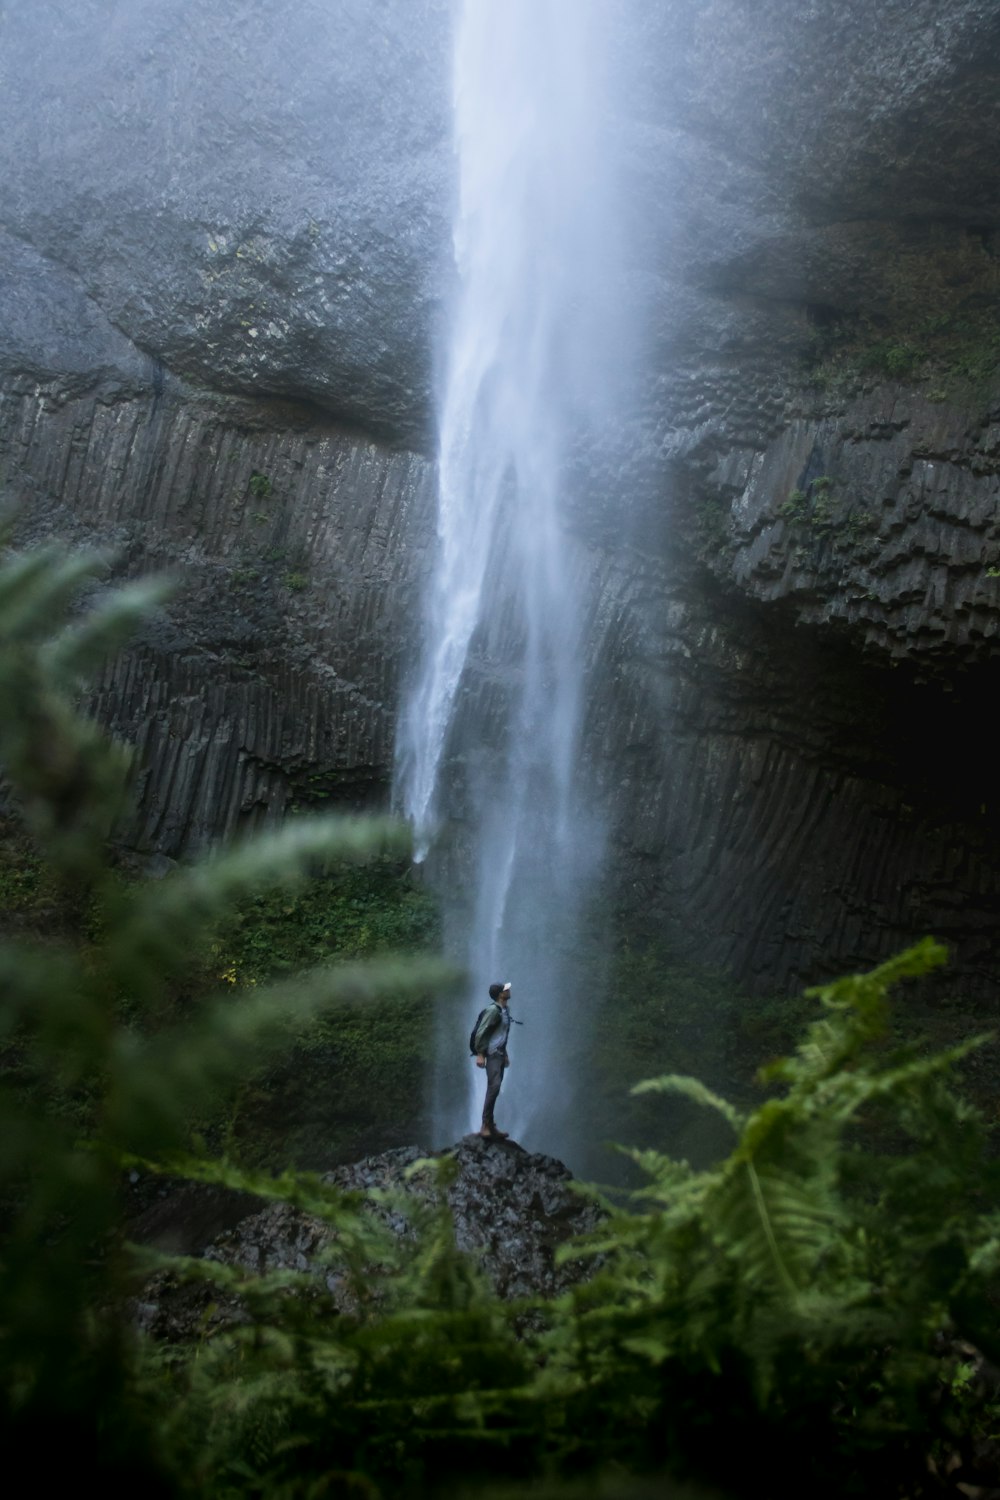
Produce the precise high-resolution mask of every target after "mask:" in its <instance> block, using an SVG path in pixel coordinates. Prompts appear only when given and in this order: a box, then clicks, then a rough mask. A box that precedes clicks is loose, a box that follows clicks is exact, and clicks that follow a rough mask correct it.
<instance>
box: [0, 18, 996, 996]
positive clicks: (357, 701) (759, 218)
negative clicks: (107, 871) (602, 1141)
mask: <svg viewBox="0 0 1000 1500" xmlns="http://www.w3.org/2000/svg"><path fill="white" fill-rule="evenodd" d="M605 13H606V16H607V17H608V19H609V23H610V29H609V44H608V48H607V64H608V75H609V76H608V97H609V98H610V100H611V101H612V104H611V106H610V107H609V110H608V120H607V127H608V128H607V137H606V144H607V149H608V150H609V151H610V152H612V153H614V154H615V157H616V162H617V166H618V169H619V176H620V180H621V183H622V196H621V213H622V219H623V225H624V238H625V240H626V243H627V247H628V265H627V267H626V269H625V274H623V276H622V284H623V288H624V291H623V307H624V308H625V311H626V312H627V313H628V314H630V315H632V316H634V317H636V319H637V321H638V322H639V324H640V326H641V328H642V331H643V348H644V350H645V354H646V359H647V363H646V366H645V368H644V374H643V378H642V379H641V380H640V381H638V382H637V386H636V391H635V401H634V404H633V406H632V407H631V408H630V410H629V412H628V413H627V414H625V415H622V416H621V417H620V420H618V418H617V417H616V420H618V425H619V427H620V431H618V432H617V434H616V446H615V452H614V454H613V455H611V456H609V455H608V454H589V455H581V459H580V485H579V499H578V502H577V506H576V511H575V513H574V517H573V527H574V535H573V537H572V539H571V541H570V543H569V545H571V546H572V547H573V548H574V549H576V551H577V554H578V555H577V561H576V564H575V567H576V572H577V576H578V577H579V578H580V581H581V582H580V586H581V589H582V590H583V591H584V592H585V594H586V597H587V600H588V609H589V618H590V619H591V621H592V624H593V629H592V632H591V635H590V653H591V656H590V662H589V666H588V670H589V674H590V678H589V684H590V685H589V689H588V703H589V712H588V722H587V725H586V730H585V742H586V749H587V757H588V763H589V768H590V773H591V774H592V776H593V779H594V783H595V787H596V789H597V790H598V791H599V792H600V794H601V795H602V796H603V798H604V800H605V803H606V805H607V806H608V807H609V809H610V819H611V824H612V829H611V838H612V845H613V851H614V859H613V865H614V870H613V889H614V891H615V894H616V900H620V901H621V902H623V903H624V904H626V905H628V906H630V907H631V908H632V909H633V910H634V911H638V912H641V913H644V914H645V915H646V917H647V919H648V921H649V923H650V925H651V926H653V927H657V928H659V929H660V930H664V931H666V932H667V933H668V934H669V935H671V936H672V937H676V939H677V940H678V941H679V942H682V943H687V944H689V945H690V946H691V947H692V949H693V950H694V951H695V952H696V954H697V956H700V957H706V956H707V957H710V958H712V959H713V960H716V961H718V962H720V963H727V964H731V965H732V966H733V967H734V968H735V969H736V970H737V971H738V972H739V974H740V975H741V977H743V978H744V979H746V980H748V981H749V982H751V983H753V984H756V985H757V986H758V987H760V988H762V989H771V988H784V987H786V986H790V985H797V984H799V983H802V982H808V981H811V980H814V979H816V978H818V977H821V976H822V974H823V973H824V972H827V969H825V968H824V965H832V966H834V967H841V966H845V965H853V964H861V963H866V962H869V961H872V960H874V959H876V958H878V957H880V956H882V955H884V954H885V953H886V952H887V951H889V950H891V949H892V948H895V947H898V946H900V945H901V944H902V943H904V942H906V941H908V940H909V939H910V938H912V937H914V936H917V935H919V934H921V933H922V932H924V931H927V930H934V931H935V932H937V933H939V934H940V935H941V936H942V937H944V938H945V939H946V940H949V941H950V942H951V943H952V945H953V949H954V951H955V955H956V963H957V968H958V970H959V972H961V973H962V974H963V976H964V979H963V982H966V981H967V982H968V983H969V984H970V985H971V986H972V989H973V990H974V991H975V992H976V993H981V994H984V995H985V994H995V978H994V977H993V976H994V975H995V968H996V956H997V955H996V943H997V938H996V935H995V921H994V918H993V915H992V913H993V911H994V910H995V903H996V900H997V898H998V895H1000V870H998V864H997V856H996V848H997V838H996V835H997V832H998V829H997V824H996V805H995V798H994V795H993V782H994V772H993V770H992V767H991V765H990V764H989V755H988V748H989V746H990V745H991V744H992V742H993V731H992V726H991V723H990V719H991V715H992V709H993V705H994V704H995V702H996V698H997V654H996V643H997V638H998V629H1000V583H998V581H997V579H996V578H995V577H994V576H993V573H994V570H995V569H996V568H997V567H1000V531H998V527H1000V476H998V471H997V463H998V458H997V455H998V452H1000V439H998V427H997V415H998V411H1000V406H998V403H997V394H996V390H995V389H994V388H993V387H991V386H990V384H989V381H985V382H984V381H983V380H982V379H980V378H978V376H977V378H976V380H974V381H973V382H972V383H971V384H970V383H969V382H967V388H966V389H965V391H964V394H963V392H962V391H961V390H960V389H958V387H957V386H956V384H955V382H945V388H943V389H941V390H935V389H934V385H935V382H934V381H932V380H924V381H923V382H922V383H921V384H919V385H916V386H915V385H914V383H913V381H912V380H911V381H910V383H909V385H907V384H906V383H905V382H904V383H901V382H900V381H899V380H896V379H891V378H889V377H890V375H891V374H892V369H893V366H892V359H893V358H895V357H896V356H897V355H899V353H900V349H902V351H903V353H905V352H906V349H907V348H909V346H910V345H911V344H915V346H916V355H917V356H919V355H920V353H921V352H922V346H921V345H920V340H921V339H923V338H925V337H930V335H928V334H927V329H928V327H929V326H931V325H935V326H937V325H939V324H940V323H941V322H942V321H943V323H944V324H945V325H947V327H948V328H953V327H954V328H960V329H962V330H964V332H963V333H962V337H963V338H964V339H965V340H966V344H968V342H969V340H970V338H971V339H972V341H973V342H975V331H976V330H977V329H978V330H981V341H980V342H981V347H980V348H979V349H977V350H974V351H973V353H974V355H975V356H976V357H975V358H973V359H972V361H971V364H972V366H973V367H974V371H973V373H975V371H976V370H978V371H979V375H981V373H982V368H984V366H983V364H982V359H983V357H984V356H989V355H990V350H991V348H993V352H994V353H995V347H994V345H991V342H990V341H991V340H995V337H996V336H997V329H998V328H1000V295H998V289H997V288H998V283H997V266H998V263H1000V215H998V211H997V207H996V205H997V203H998V202H1000V13H998V11H997V8H996V6H995V4H993V3H992V0H885V3H883V4H880V5H878V6H872V5H871V4H870V3H869V0H822V3H820V0H804V3H801V4H798V5H790V4H788V3H787V0H759V3H756V4H754V5H753V6H752V7H751V6H749V5H747V4H746V3H745V0H704V3H698V4H695V3H693V0H664V3H662V4H657V5H656V6H646V7H642V6H635V5H617V6H616V5H611V4H609V5H608V6H607V7H605ZM450 15H451V7H450V5H449V4H447V3H446V0H386V3H384V4H381V5H379V6H377V7H373V6H372V5H370V4H369V3H368V0H340V3H338V4H337V5H336V6H330V5H329V4H328V3H326V0H296V3H294V4H293V3H291V0H288V3H275V0H266V3H265V0H241V3H240V5H239V6H238V7H237V8H236V11H234V9H233V7H232V6H231V5H223V4H221V3H214V0H208V3H195V0H162V3H161V4H158V5H157V6H134V7H127V6H124V5H111V4H110V0H73V3H70V0H45V4H40V5H37V6H34V7H30V6H26V5H14V4H10V3H8V4H4V3H3V0H0V36H2V42H3V45H2V47H0V84H2V86H0V128H2V130H3V134H4V140H5V142H6V143H7V147H8V150H7V153H6V154H7V171H6V175H5V184H4V195H3V203H2V204H0V479H2V484H3V493H4V495H5V497H6V499H7V500H8V501H11V500H13V501H14V502H15V503H16V504H18V505H19V506H20V507H21V520H20V531H19V535H20V537H21V538H22V539H24V540H31V539H34V538H36V537H39V536H42V535H48V534H52V533H55V534H57V535H61V536H64V537H66V538H68V539H70V540H72V541H74V542H86V541H97V542H99V543H101V544H103V545H108V546H110V547H111V548H112V549H113V550H114V552H115V554H116V557H117V559H118V561H117V563H116V567H117V568H118V570H119V571H120V572H122V573H137V572H141V571H147V570H150V569H159V568H164V567H165V568H168V569H170V570H172V571H173V572H174V574H175V576H176V577H177V578H178V592H177V595H176V597H175V600H174V602H173V603H172V604H171V605H170V606H169V607H168V609H167V611H166V612H165V615H164V616H163V617H162V618H161V619H160V620H159V621H158V622H156V623H155V624H151V625H150V626H149V627H148V628H147V629H146V631H145V633H144V635H143V637H142V639H141V640H140V641H139V643H138V644H137V647H136V648H135V649H134V650H133V651H132V652H130V653H128V654H126V655H125V656H123V657H122V658H121V660H120V661H119V662H117V663H115V664H114V665H113V666H111V667H109V669H108V671H107V673H106V675H105V677H104V679H103V680H102V682H101V683H100V684H99V686H98V690H97V694H96V697H95V707H96V709H97V711H98V712H99V713H100V714H101V716H102V717H103V718H104V719H105V720H106V721H107V722H109V723H110V724H111V725H112V726H113V727H114V728H115V729H117V730H120V731H122V732H123V733H125V734H127V735H128V736H129V737H131V738H132V739H133V740H135V741H136V742H137V744H138V746H139V748H140V752H141V756H142V759H143V764H144V767H145V769H144V771H143V778H142V781H141V784H140V788H139V790H140V803H139V811H138V813H137V816H136V819H135V821H134V823H133V825H132V826H130V827H129V828H127V829H125V830H124V831H123V837H124V838H125V841H126V843H127V844H128V845H129V846H130V847H131V848H132V849H133V850H138V851H139V852H140V853H142V854H143V855H144V856H148V857H150V858H152V859H153V860H156V859H161V858H162V857H163V856H167V857H170V858H174V857H179V856H182V855H184V854H185V853H186V852H188V851H189V850H191V849H193V848H195V847H197V846H199V845H200V844H203V843H204V842H205V841H206V840H208V839H211V838H214V837H217V836H218V835H220V834H222V833H231V832H232V831H234V830H236V829H239V828H241V827H244V826H248V825H252V824H254V823H256V822H258V821H261V820H264V819H269V818H277V817H280V816H281V815H282V814H283V813H284V812H285V811H286V810H287V809H288V808H289V807H290V806H292V805H294V804H300V805H301V804H313V805H329V804H330V802H331V801H333V802H342V803H347V804H349V805H351V806H368V805H371V804H372V803H373V802H378V801H380V800H384V798H385V794H386V787H387V782H388V778H389V775H390V769H391V760H392V741H393V730H394V715H395V706H396V701H397V696H398V689H399V683H400V679H401V676H402V674H403V673H404V672H405V670H406V666H407V663H408V661H409V660H410V659H411V658H412V653H413V650H414V646H415V641H416V636H417V634H418V632H417V629H416V624H415V622H416V621H417V620H418V619H419V611H420V598H421V587H422V583H423V581H424V578H425V576H426V571H427V565H428V558H429V555H430V546H431V541H432V533H433V520H432V516H433V506H434V497H433V474H432V472H431V470H430V467H429V466H428V464H427V462H426V460H425V459H424V458H422V457H419V456H415V455H417V454H419V453H424V454H426V453H427V452H429V451H430V449H431V447H432V445H433V432H432V425H433V424H432V422H431V419H430V410H431V406H432V401H431V389H432V386H433V366H434V353H435V349H436V340H437V337H438V334H439V323H440V311H441V305H442V302H443V300H444V299H445V298H446V297H447V290H448V263H449V234H450V230H449V222H450V211H451V197H452V191H453V184H452V162H451V155H450V146H449V141H448V131H449V121H448V90H449V60H448V51H449V27H450ZM81 58H86V59H87V66H86V67H85V68H84V67H81V66H80V59H81ZM623 81H626V82H627V86H623ZM841 327H850V328H853V329H855V330H859V329H860V330H862V331H865V330H867V335H868V337H869V338H872V339H876V340H878V339H881V340H882V342H883V344H885V345H887V346H888V349H887V350H883V356H884V364H883V367H882V368H881V373H880V374H873V373H871V371H868V372H867V373H865V372H862V374H861V375H860V377H859V378H857V379H855V380H854V381H853V382H848V383H847V384H846V385H845V386H844V387H843V388H842V389H840V388H831V387H830V386H829V385H822V386H821V385H819V384H817V383H815V382H814V380H813V374H814V373H815V369H814V366H815V361H816V355H817V341H819V342H820V343H821V344H822V341H823V339H824V338H825V337H826V336H827V335H829V334H831V333H836V331H837V330H838V329H840V328H841ZM970 329H971V330H972V333H971V334H970V332H969V330H970ZM934 336H935V337H937V336H938V335H934ZM807 357H808V358H809V359H810V360H812V362H813V366H811V367H810V368H809V369H807V368H805V367H804V363H803V362H804V360H805V359H806V358H807ZM977 358H978V361H979V363H978V365H977ZM986 364H987V365H988V364H989V359H988V358H987V359H986ZM994 364H995V360H994ZM966 373H968V372H966ZM959 385H960V382H959ZM469 692H470V693H471V694H490V695H494V696H495V698H496V701H497V703H498V705H501V706H502V697H503V671H500V670H498V669H497V664H496V663H495V662H494V661H491V660H490V657H489V652H488V651H485V650H484V652H483V654H482V657H481V659H480V660H479V661H478V663H477V671H476V674H475V676H474V679H473V680H472V681H470V684H469ZM497 712H498V714H499V712H500V707H498V709H497ZM500 727H502V726H500Z"/></svg>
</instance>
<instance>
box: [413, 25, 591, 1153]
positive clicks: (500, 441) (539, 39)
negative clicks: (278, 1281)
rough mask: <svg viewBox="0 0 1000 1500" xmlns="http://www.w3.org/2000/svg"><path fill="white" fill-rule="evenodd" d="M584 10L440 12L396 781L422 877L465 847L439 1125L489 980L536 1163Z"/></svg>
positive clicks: (568, 667)
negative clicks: (417, 463) (419, 500)
mask: <svg viewBox="0 0 1000 1500" xmlns="http://www.w3.org/2000/svg"><path fill="white" fill-rule="evenodd" d="M596 10H597V7H595V6H593V5H592V4H591V3H589V0H464V3H459V4H458V5H457V7H456V28H455V50H454V140H455V155H456V164H457V172H458V185H457V205H456V214H455V225H454V255H455V270H456V280H455V295H454V298H453V301H452V305H451V315H450V324H449V327H448V330H447V342H446V358H445V364H444V382H443V392H442V397H441V403H440V411H439V449H438V499H439V509H438V547H437V558H436V566H435V569H434V572H433V576H432V579H431V582H430V586H429V594H428V598H427V601H426V612H425V619H424V634H423V640H422V652H421V657H420V662H419V668H418V671H417V674H416V676H415V680H414V682H413V684H412V686H411V690H410V692H409V696H408V698H407V699H406V701H405V702H404V705H403V712H402V715H401V725H400V733H399V748H398V767H397V793H398V797H399V800H400V802H401V804H402V806H403V808H404V810H405V812H406V814H407V815H408V817H409V818H410V820H411V821H412V824H413V826H414V831H415V839H416V844H417V857H418V859H420V860H423V859H424V858H425V857H429V864H430V866H431V867H433V865H434V860H435V850H436V848H437V847H438V846H439V845H441V844H442V843H443V844H445V845H447V844H448V842H449V840H451V841H452V842H454V840H455V839H456V838H457V839H458V841H459V842H460V843H461V845H462V848H463V851H464V853H463V855H462V860H463V861H464V864H463V869H464V873H465V877H466V878H465V879H464V880H462V881H461V886H462V889H461V891H460V892H456V891H455V890H454V889H452V890H449V884H448V882H447V881H445V882H443V883H442V893H443V897H444V901H445V906H446V908H448V907H449V905H450V906H451V908H452V915H453V921H452V923H451V945H452V946H453V948H454V949H455V950H456V955H457V956H458V957H459V958H460V960H462V961H463V962H464V963H465V965H466V967H467V969H468V972H469V975H470V986H469V991H468V994H467V996H466V997H465V1001H464V1002H463V1004H464V1009H463V1010H462V1012H461V1013H460V1015H459V1017H458V1019H457V1020H456V1017H455V1014H454V1012H451V1013H449V1014H448V1020H447V1024H446V1025H443V1027H442V1034H441V1038H440V1046H439V1056H440V1059H441V1062H440V1066H439V1068H438V1074H437V1078H436V1080H435V1125H436V1129H437V1130H438V1131H439V1132H440V1133H441V1135H442V1137H444V1138H453V1137H454V1136H455V1135H456V1134H459V1133H461V1132H462V1131H465V1130H468V1129H470V1128H473V1127H474V1126H476V1125H477V1124H478V1112H479V1109H480V1108H481V1098H480V1095H481V1093H482V1089H483V1082H482V1074H481V1073H479V1072H478V1071H477V1070H476V1069H475V1068H474V1067H472V1066H470V1064H469V1061H468V1059H467V1057H464V1056H463V1042H462V1037H463V1033H466V1034H467V1030H468V1024H471V1021H472V1019H473V1018H474V1016H475V1013H476V1010H477V1009H478V1008H479V1007H480V1006H481V1005H483V1004H485V1003H486V998H487V997H486V990H487V986H488V984H489V982H490V981H491V980H494V979H508V978H509V979H510V980H511V981H512V983H513V986H514V993H513V998H512V1001H511V1007H510V1008H511V1013H512V1014H513V1015H514V1016H515V1017H516V1018H517V1019H518V1020H519V1021H521V1022H523V1026H522V1027H521V1028H512V1036H511V1046H510V1051H511V1056H512V1067H511V1069H510V1070H509V1072H508V1075H507V1078H506V1079H505V1082H504V1087H503V1092H502V1094H501V1107H500V1108H499V1109H498V1113H497V1120H498V1123H502V1124H503V1125H504V1126H505V1128H507V1129H508V1130H510V1131H511V1132H512V1134H514V1135H515V1136H516V1138H517V1139H519V1140H522V1141H523V1140H526V1139H527V1141H528V1143H529V1144H532V1145H533V1146H535V1147H536V1148H540V1149H546V1150H558V1149H560V1148H561V1149H563V1150H567V1149H570V1147H571V1140H572V1135H573V1124H572V1121H573V1116H574V1113H575V1111H576V1110H577V1108H578V1107H579V1101H577V1100H575V1099H574V1097H573V1093H574V1091H573V1081H572V1079H571V1078H570V1077H569V1076H568V1075H567V1070H566V1069H565V1068H564V1067H562V1066H561V1054H562V1052H563V1051H564V1049H563V1048H562V1047H561V1045H560V1041H559V1037H560V1033H561V1032H563V1031H564V1030H565V1027H566V1025H567V1024H571V1025H575V1026H576V1027H577V1028H579V1026H580V1025H581V1024H582V1022H581V1017H583V1016H584V1015H585V1014H586V1006H585V1004H582V1003H581V1001H580V998H579V995H578V990H579V984H580V978H579V975H578V974H577V973H575V972H574V965H575V963H576V960H577V958H578V955H579V947H580V944H579V933H578V927H579V924H580V921H581V915H582V913H583V910H584V904H585V901H586V898H587V895H588V892H589V891H590V890H591V889H592V888H593V881H594V879H595V876H596V874H597V873H598V871H599V868H600V860H601V835H600V820H599V817H597V816H596V814H595V811H594V808H593V806H592V805H591V799H590V798H589V797H588V796H587V794H586V789H585V787H584V786H583V783H582V778H581V773H580V757H579V742H580V730H581V715H582V709H583V701H584V694H585V675H584V649H583V622H584V618H585V611H586V608H587V600H586V591H587V584H586V572H585V567H584V564H583V561H582V555H581V551H580V547H579V544H578V543H576V542H574V540H573V539H572V537H571V535H570V533H569V532H568V530H567V524H566V520H567V508H568V506H570V505H571V503H572V498H573V496H572V483H571V480H570V466H571V461H572V460H573V457H574V451H575V450H576V449H577V448H578V446H579V445H580V443H581V442H585V441H586V434H587V430H588V429H592V428H593V425H594V423H595V421H596V420H598V418H599V413H600V409H601V404H600V403H601V391H600V370H601V363H602V357H603V349H602V344H603V340H604V338H605V335H606V333H607V329H606V314H607V305H608V298H607V286H608V280H607V278H608V269H609V268H608V253H607V244H608V232H607V231H608V221H607V217H606V215H607V208H608V203H607V196H606V194H605V193H604V192H603V191H602V167H601V152H600V149H599V148H600V140H599V132H598V129H597V124H598V121H597V114H598V110H597V107H596V103H595V99H596V86H595V81H594V80H595V63H596V59H597V54H598V37H597V31H596V27H595V12H596ZM456 808H459V809H460V811H459V812H458V814H456ZM450 868H451V870H452V872H453V873H452V884H453V885H454V869H455V865H454V863H453V864H452V865H451V866H450ZM456 912H457V914H458V915H457V918H456V916H455V914H456ZM466 1001H467V1003H465V1002H466ZM570 1018H572V1019H570ZM466 1022H467V1024H463V1023H466Z"/></svg>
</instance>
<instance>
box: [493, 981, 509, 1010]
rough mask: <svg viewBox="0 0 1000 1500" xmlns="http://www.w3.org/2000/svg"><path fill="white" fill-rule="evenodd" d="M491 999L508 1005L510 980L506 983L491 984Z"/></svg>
mask: <svg viewBox="0 0 1000 1500" xmlns="http://www.w3.org/2000/svg"><path fill="white" fill-rule="evenodd" d="M490 999H491V1000H496V1001H497V1002H498V1003H499V1004H500V1005H506V1004H507V1001H508V1000H509V999H510V980H509V979H508V980H507V983H506V984H491V985H490Z"/></svg>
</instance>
